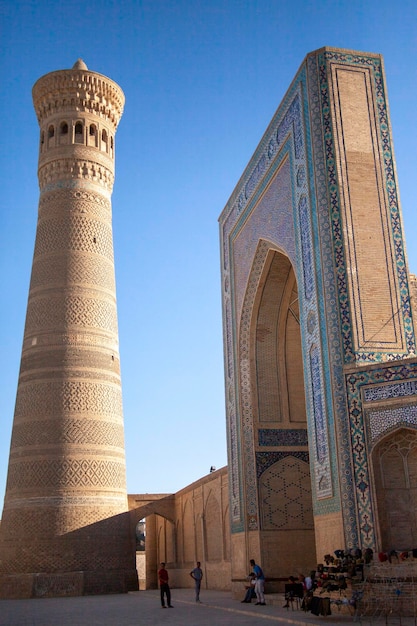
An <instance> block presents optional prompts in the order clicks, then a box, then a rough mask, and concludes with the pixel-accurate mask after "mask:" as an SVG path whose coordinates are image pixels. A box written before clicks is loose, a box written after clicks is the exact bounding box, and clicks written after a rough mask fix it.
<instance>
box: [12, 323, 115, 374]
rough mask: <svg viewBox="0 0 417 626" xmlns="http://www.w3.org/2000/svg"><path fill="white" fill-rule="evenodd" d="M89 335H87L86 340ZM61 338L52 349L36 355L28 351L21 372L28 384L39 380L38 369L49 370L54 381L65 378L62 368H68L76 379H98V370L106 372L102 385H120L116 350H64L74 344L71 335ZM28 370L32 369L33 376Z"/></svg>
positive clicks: (45, 343) (87, 348)
mask: <svg viewBox="0 0 417 626" xmlns="http://www.w3.org/2000/svg"><path fill="white" fill-rule="evenodd" d="M85 336H86V335H84V334H83V336H82V337H83V338H84V337H85ZM51 337H53V335H52V333H51V335H49V336H48V339H50V338H51ZM57 339H58V341H55V342H53V341H50V345H51V348H50V350H46V349H45V350H42V351H36V353H35V354H34V352H33V350H28V351H27V353H26V354H25V355H24V356H23V358H22V361H21V368H20V369H21V374H22V375H24V379H25V382H27V381H28V380H29V379H32V380H38V378H39V377H38V375H37V373H36V370H39V369H41V368H45V369H47V370H49V373H48V378H49V379H50V380H51V379H57V378H60V379H61V378H62V377H63V375H62V368H65V371H66V373H69V372H71V378H72V379H76V378H78V379H81V380H84V381H85V380H97V371H96V370H102V372H100V382H110V383H114V384H116V385H118V384H120V372H119V360H118V355H117V354H115V353H114V351H113V350H112V352H111V355H110V354H109V351H108V350H106V349H103V351H99V350H93V349H91V348H90V347H83V348H81V347H79V348H78V349H73V350H68V349H67V348H66V347H64V346H67V345H70V344H71V343H72V342H70V341H69V337H68V335H64V337H62V336H60V337H59V338H57ZM39 343H40V342H37V343H36V345H37V346H38V345H39ZM74 343H75V342H74ZM102 343H103V344H105V343H106V342H105V341H102ZM108 343H110V341H109V342H108ZM112 343H114V341H113V342H112ZM59 344H62V345H61V347H60V348H58V347H57V346H58V345H59ZM42 345H44V346H46V345H47V342H46V341H43V342H42ZM111 357H113V358H111ZM86 367H88V368H89V369H88V371H86V370H85V368H86ZM28 370H31V373H30V374H29V372H28ZM103 377H105V378H103Z"/></svg>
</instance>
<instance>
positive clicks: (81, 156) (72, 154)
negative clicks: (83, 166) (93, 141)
mask: <svg viewBox="0 0 417 626" xmlns="http://www.w3.org/2000/svg"><path fill="white" fill-rule="evenodd" d="M96 121H97V120H92V119H87V118H86V119H85V124H86V125H88V124H89V123H91V122H94V123H96ZM48 126H49V122H47V123H46V124H45V129H44V130H45V133H46V132H47V129H48ZM106 130H107V132H108V129H107V128H106ZM45 146H46V144H45ZM65 160H69V162H70V164H71V162H74V163H75V162H78V161H81V162H84V161H91V162H93V163H97V164H98V165H101V166H103V167H104V168H105V169H107V170H109V172H112V173H114V162H113V159H112V157H111V156H109V155H108V154H107V153H106V152H103V151H102V150H100V148H96V147H93V146H86V145H83V144H78V143H72V144H66V145H62V144H58V145H56V146H53V147H52V146H51V147H49V148H46V149H45V152H42V153H41V154H40V155H39V167H43V166H44V165H47V164H49V163H52V162H58V161H61V162H63V161H65ZM60 167H61V168H62V165H61V166H60Z"/></svg>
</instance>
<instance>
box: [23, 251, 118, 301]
mask: <svg viewBox="0 0 417 626" xmlns="http://www.w3.org/2000/svg"><path fill="white" fill-rule="evenodd" d="M63 276H65V280H66V284H67V285H69V284H71V283H72V284H76V283H78V284H80V283H83V284H86V285H89V286H94V287H99V288H101V289H106V290H108V291H110V292H113V293H114V292H115V289H116V287H115V278H114V271H113V264H112V263H110V261H109V263H108V265H106V263H105V260H104V259H103V258H97V257H96V255H88V256H87V255H86V256H82V257H81V256H77V257H76V258H74V259H71V262H69V261H68V259H67V258H66V257H64V256H62V255H60V256H55V255H54V256H53V258H51V256H47V257H46V256H44V255H43V256H42V257H39V258H37V259H35V260H34V263H33V271H32V280H31V283H30V287H31V289H36V288H37V287H44V286H48V287H51V286H54V285H55V284H57V285H60V286H61V285H62V280H63Z"/></svg>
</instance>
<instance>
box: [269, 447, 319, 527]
mask: <svg viewBox="0 0 417 626" xmlns="http://www.w3.org/2000/svg"><path fill="white" fill-rule="evenodd" d="M259 483H260V485H259V487H260V501H261V511H262V513H261V515H262V522H261V528H262V529H263V530H296V529H301V530H307V529H311V528H313V527H314V523H313V508H312V499H311V481H310V467H309V465H308V463H305V462H303V461H301V460H300V459H297V458H295V457H293V456H287V457H286V458H285V459H281V460H280V461H277V462H276V463H275V464H274V465H272V466H271V467H269V468H268V469H267V470H266V471H265V472H264V473H263V474H262V475H261V477H260V481H259Z"/></svg>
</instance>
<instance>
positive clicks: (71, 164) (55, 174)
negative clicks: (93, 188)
mask: <svg viewBox="0 0 417 626" xmlns="http://www.w3.org/2000/svg"><path fill="white" fill-rule="evenodd" d="M38 179H39V186H40V188H41V189H43V188H44V187H46V186H47V185H48V184H49V183H53V182H55V181H57V180H74V179H80V180H90V181H93V182H95V183H98V184H100V185H103V186H104V187H106V188H108V189H112V188H113V183H114V174H113V172H112V171H110V170H109V169H107V167H103V166H102V165H100V164H99V163H97V162H95V161H79V160H78V159H60V160H54V161H52V162H50V163H46V164H45V165H42V166H41V167H40V168H39V172H38Z"/></svg>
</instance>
